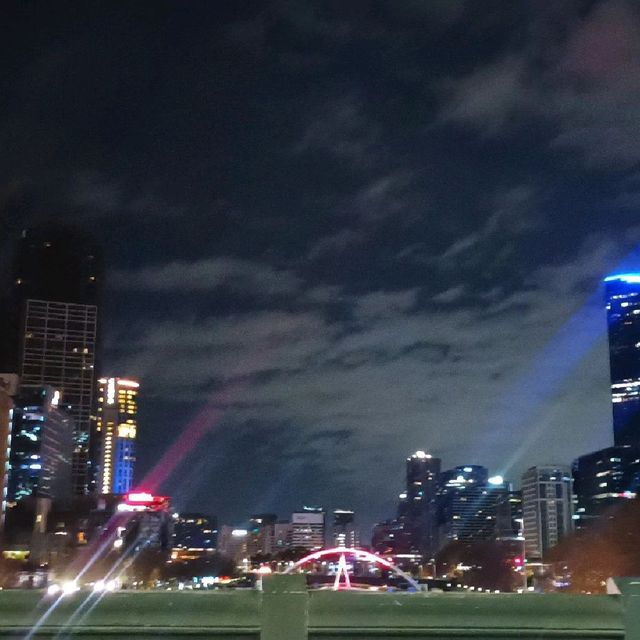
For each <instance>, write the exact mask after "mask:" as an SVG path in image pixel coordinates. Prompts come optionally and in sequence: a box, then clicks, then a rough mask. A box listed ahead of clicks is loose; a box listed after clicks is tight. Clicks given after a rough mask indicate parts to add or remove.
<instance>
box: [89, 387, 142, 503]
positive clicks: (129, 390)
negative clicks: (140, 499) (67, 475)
mask: <svg viewBox="0 0 640 640" xmlns="http://www.w3.org/2000/svg"><path fill="white" fill-rule="evenodd" d="M139 388H140V384H139V383H138V382H137V381H135V380H129V379H125V378H100V380H99V381H98V408H97V417H96V430H95V435H96V440H98V441H99V446H100V456H99V460H100V463H99V466H98V481H99V484H98V487H99V491H100V493H127V492H128V491H130V490H131V487H132V486H133V471H134V465H135V461H136V452H135V443H136V431H137V425H138V416H137V414H138V390H139ZM97 444H98V443H96V445H97Z"/></svg>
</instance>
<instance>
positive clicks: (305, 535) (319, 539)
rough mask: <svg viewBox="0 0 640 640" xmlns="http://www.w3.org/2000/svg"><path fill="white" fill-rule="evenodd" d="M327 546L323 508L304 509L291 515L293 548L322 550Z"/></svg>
mask: <svg viewBox="0 0 640 640" xmlns="http://www.w3.org/2000/svg"><path fill="white" fill-rule="evenodd" d="M324 545H325V512H324V509H323V508H322V507H304V508H303V510H302V511H298V512H296V513H292V514H291V546H292V547H299V548H304V549H309V550H310V551H313V550H314V549H322V548H323V547H324Z"/></svg>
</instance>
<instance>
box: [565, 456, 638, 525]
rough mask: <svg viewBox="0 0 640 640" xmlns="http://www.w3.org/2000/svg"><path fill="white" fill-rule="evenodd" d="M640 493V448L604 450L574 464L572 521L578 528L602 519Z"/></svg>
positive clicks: (582, 457) (581, 457) (577, 460)
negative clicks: (573, 518) (611, 510)
mask: <svg viewBox="0 0 640 640" xmlns="http://www.w3.org/2000/svg"><path fill="white" fill-rule="evenodd" d="M639 491H640V448H638V447H632V446H630V445H625V446H618V447H607V448H606V449H600V450H599V451H594V452H592V453H588V454H586V455H584V456H580V457H579V458H577V459H576V460H574V462H573V492H574V495H575V521H576V527H577V528H578V529H581V528H584V527H585V526H588V525H589V524H591V523H592V522H594V521H595V520H598V519H599V518H601V517H602V516H603V515H604V513H605V512H606V511H607V510H608V509H610V508H611V507H614V506H615V505H618V504H621V503H624V502H625V501H626V500H628V499H630V498H635V497H636V496H637V494H638V492H639Z"/></svg>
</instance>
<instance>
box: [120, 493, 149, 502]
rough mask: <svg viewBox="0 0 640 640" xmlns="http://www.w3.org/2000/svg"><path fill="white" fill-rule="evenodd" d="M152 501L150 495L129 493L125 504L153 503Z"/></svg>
mask: <svg viewBox="0 0 640 640" xmlns="http://www.w3.org/2000/svg"><path fill="white" fill-rule="evenodd" d="M153 499H154V497H153V496H152V495H151V494H150V493H130V494H128V495H127V497H126V501H127V502H153Z"/></svg>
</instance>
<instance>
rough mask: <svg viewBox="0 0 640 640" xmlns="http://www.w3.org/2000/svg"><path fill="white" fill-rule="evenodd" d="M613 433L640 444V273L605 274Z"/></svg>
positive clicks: (619, 441)
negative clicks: (606, 275)
mask: <svg viewBox="0 0 640 640" xmlns="http://www.w3.org/2000/svg"><path fill="white" fill-rule="evenodd" d="M605 288H606V303H607V324H608V328H609V361H610V365H611V400H612V402H613V437H614V443H615V444H616V445H625V444H629V445H633V446H640V273H634V274H623V275H615V276H609V277H608V278H605Z"/></svg>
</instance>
